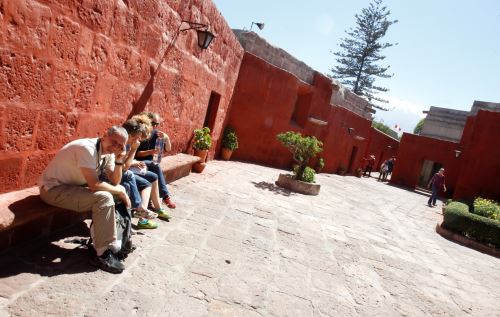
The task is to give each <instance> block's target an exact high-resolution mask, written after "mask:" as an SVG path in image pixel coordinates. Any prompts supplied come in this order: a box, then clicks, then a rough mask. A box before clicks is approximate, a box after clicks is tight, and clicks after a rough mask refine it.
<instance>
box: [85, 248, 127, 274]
mask: <svg viewBox="0 0 500 317" xmlns="http://www.w3.org/2000/svg"><path fill="white" fill-rule="evenodd" d="M91 264H93V265H94V266H97V267H98V268H100V269H101V270H103V271H106V272H109V273H113V274H120V273H121V272H123V270H124V269H125V265H123V263H122V262H120V260H118V258H117V257H116V256H115V255H114V254H113V252H111V250H106V252H104V253H103V254H102V255H101V256H96V257H95V258H94V259H93V261H92V262H91Z"/></svg>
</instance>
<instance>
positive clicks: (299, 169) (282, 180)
mask: <svg viewBox="0 0 500 317" xmlns="http://www.w3.org/2000/svg"><path fill="white" fill-rule="evenodd" d="M277 139H278V141H280V142H281V144H283V146H285V147H286V148H287V149H288V150H290V152H291V153H292V155H293V160H294V161H295V163H296V164H297V165H296V167H295V168H294V170H293V173H294V175H287V174H280V175H279V178H278V181H277V182H276V184H277V185H278V186H282V187H285V188H288V189H290V190H293V191H297V192H300V193H303V194H309V195H317V194H318V193H319V189H320V185H319V184H312V183H314V175H315V171H314V169H312V168H310V167H309V166H307V165H308V164H309V160H310V159H312V158H314V157H315V156H316V155H317V154H318V153H319V152H321V151H323V143H322V142H321V141H319V140H318V139H316V137H313V136H312V137H311V136H302V135H301V134H300V133H298V132H293V131H288V132H284V133H280V134H278V135H277Z"/></svg>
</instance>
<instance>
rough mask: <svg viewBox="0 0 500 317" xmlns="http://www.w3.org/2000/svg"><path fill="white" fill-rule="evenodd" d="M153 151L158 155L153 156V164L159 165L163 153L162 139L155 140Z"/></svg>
mask: <svg viewBox="0 0 500 317" xmlns="http://www.w3.org/2000/svg"><path fill="white" fill-rule="evenodd" d="M155 149H156V151H157V152H158V153H155V154H153V162H156V163H158V164H160V162H161V154H162V152H163V138H156V144H155Z"/></svg>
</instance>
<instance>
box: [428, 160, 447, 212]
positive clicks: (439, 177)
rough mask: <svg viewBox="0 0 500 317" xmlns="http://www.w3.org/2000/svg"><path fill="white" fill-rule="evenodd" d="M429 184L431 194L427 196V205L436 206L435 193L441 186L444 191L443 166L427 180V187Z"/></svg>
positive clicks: (436, 193)
mask: <svg viewBox="0 0 500 317" xmlns="http://www.w3.org/2000/svg"><path fill="white" fill-rule="evenodd" d="M431 186H432V195H431V197H429V201H428V202H427V205H429V207H433V206H436V199H437V195H438V192H439V190H440V189H441V188H443V192H446V184H445V182H444V168H440V169H439V172H437V173H436V174H434V176H432V178H431V180H430V181H429V184H428V185H427V188H431ZM431 203H432V205H431Z"/></svg>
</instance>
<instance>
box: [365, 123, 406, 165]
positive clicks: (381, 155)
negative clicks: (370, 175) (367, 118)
mask: <svg viewBox="0 0 500 317" xmlns="http://www.w3.org/2000/svg"><path fill="white" fill-rule="evenodd" d="M398 148H399V140H396V139H394V138H391V137H390V136H388V135H387V134H385V133H383V132H381V131H380V130H377V129H375V128H371V131H370V138H369V144H368V150H367V151H366V153H365V156H364V157H366V158H368V156H370V155H371V154H373V155H375V170H378V169H379V167H380V165H381V164H382V163H383V162H384V161H385V160H388V159H389V158H391V157H393V156H396V155H397V152H398ZM365 163H366V162H365ZM395 164H397V160H396V162H395Z"/></svg>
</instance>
